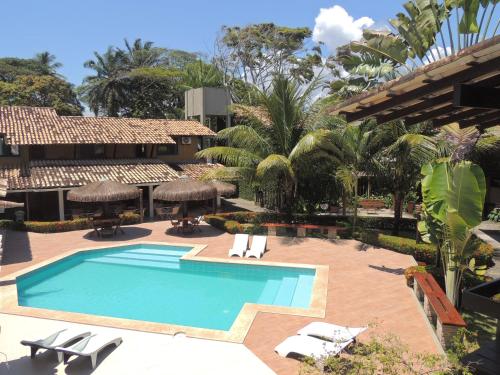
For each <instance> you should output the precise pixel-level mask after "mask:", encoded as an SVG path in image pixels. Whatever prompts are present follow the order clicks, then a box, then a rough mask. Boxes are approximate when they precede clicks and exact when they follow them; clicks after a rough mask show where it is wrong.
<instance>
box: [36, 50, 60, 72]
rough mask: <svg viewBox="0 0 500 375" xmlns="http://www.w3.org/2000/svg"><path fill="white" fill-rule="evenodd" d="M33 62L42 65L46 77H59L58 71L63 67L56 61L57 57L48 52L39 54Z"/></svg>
mask: <svg viewBox="0 0 500 375" xmlns="http://www.w3.org/2000/svg"><path fill="white" fill-rule="evenodd" d="M33 60H35V62H36V63H38V64H39V65H40V67H41V68H42V71H43V74H46V75H57V69H59V68H60V67H62V64H61V63H60V62H57V61H56V57H55V56H54V55H52V54H51V53H50V52H47V51H45V52H40V53H37V54H36V55H35V58H34V59H33Z"/></svg>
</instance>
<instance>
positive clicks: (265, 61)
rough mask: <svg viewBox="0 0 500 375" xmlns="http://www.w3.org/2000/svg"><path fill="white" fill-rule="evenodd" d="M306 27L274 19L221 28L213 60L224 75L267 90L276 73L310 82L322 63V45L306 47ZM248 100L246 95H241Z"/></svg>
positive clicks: (309, 31) (308, 33)
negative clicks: (278, 22) (315, 69)
mask: <svg viewBox="0 0 500 375" xmlns="http://www.w3.org/2000/svg"><path fill="white" fill-rule="evenodd" d="M310 37H311V30H310V29H309V28H307V27H299V28H290V27H284V26H277V25H275V24H272V23H263V24H255V25H249V26H246V27H227V26H224V27H223V28H222V35H221V36H220V37H219V39H218V41H217V48H218V50H217V51H216V57H215V59H214V62H215V64H216V66H217V67H218V69H219V70H220V71H221V72H222V73H223V75H224V77H227V79H229V82H228V84H231V82H232V81H233V80H241V81H243V82H246V83H250V84H252V85H254V86H257V87H258V88H259V89H260V90H262V91H266V90H267V89H268V88H269V87H270V86H271V83H272V80H273V77H274V76H275V75H277V74H279V75H285V74H287V75H290V76H292V77H293V78H294V79H296V80H297V81H298V82H301V83H303V82H311V81H312V80H313V79H314V76H315V73H314V68H315V67H317V66H320V65H322V60H321V50H320V48H319V46H315V47H313V48H307V47H306V43H307V41H308V39H309V38H310ZM239 99H240V100H246V98H244V97H243V98H239Z"/></svg>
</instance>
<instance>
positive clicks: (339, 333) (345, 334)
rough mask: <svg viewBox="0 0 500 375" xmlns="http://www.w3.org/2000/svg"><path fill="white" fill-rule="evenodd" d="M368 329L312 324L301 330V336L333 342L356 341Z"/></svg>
mask: <svg viewBox="0 0 500 375" xmlns="http://www.w3.org/2000/svg"><path fill="white" fill-rule="evenodd" d="M366 329H367V327H343V326H338V325H336V324H332V323H326V322H312V323H309V324H308V325H307V326H305V327H304V328H302V329H301V330H299V331H298V332H297V333H298V334H299V335H307V336H313V337H318V338H321V339H326V340H329V341H332V342H345V341H349V340H352V341H356V336H358V335H359V334H360V333H361V332H364V331H365V330H366Z"/></svg>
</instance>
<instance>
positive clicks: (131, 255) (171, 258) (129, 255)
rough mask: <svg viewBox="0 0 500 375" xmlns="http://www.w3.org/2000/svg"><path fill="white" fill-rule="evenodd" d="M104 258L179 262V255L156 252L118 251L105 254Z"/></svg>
mask: <svg viewBox="0 0 500 375" xmlns="http://www.w3.org/2000/svg"><path fill="white" fill-rule="evenodd" d="M104 258H121V259H137V260H153V261H158V262H175V263H178V262H179V257H176V256H171V255H156V254H134V253H125V252H123V253H116V254H108V255H105V256H104Z"/></svg>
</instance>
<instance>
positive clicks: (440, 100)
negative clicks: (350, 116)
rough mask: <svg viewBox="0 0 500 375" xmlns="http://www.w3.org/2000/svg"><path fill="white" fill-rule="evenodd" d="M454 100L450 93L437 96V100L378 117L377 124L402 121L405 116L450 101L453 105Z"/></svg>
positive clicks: (431, 99) (429, 100)
mask: <svg viewBox="0 0 500 375" xmlns="http://www.w3.org/2000/svg"><path fill="white" fill-rule="evenodd" d="M452 99H453V93H452V92H448V93H446V94H444V95H440V96H437V97H435V98H430V99H427V100H424V101H422V102H420V103H417V104H414V105H410V106H408V107H406V108H403V109H401V110H399V111H394V112H392V113H389V114H387V115H381V116H376V117H375V118H376V119H377V124H383V123H386V122H389V121H394V120H397V119H400V118H402V117H405V116H409V115H412V114H414V113H416V112H420V111H422V110H424V109H430V108H432V107H434V106H436V105H439V104H443V103H446V102H448V101H449V102H450V103H451V100H452Z"/></svg>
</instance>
